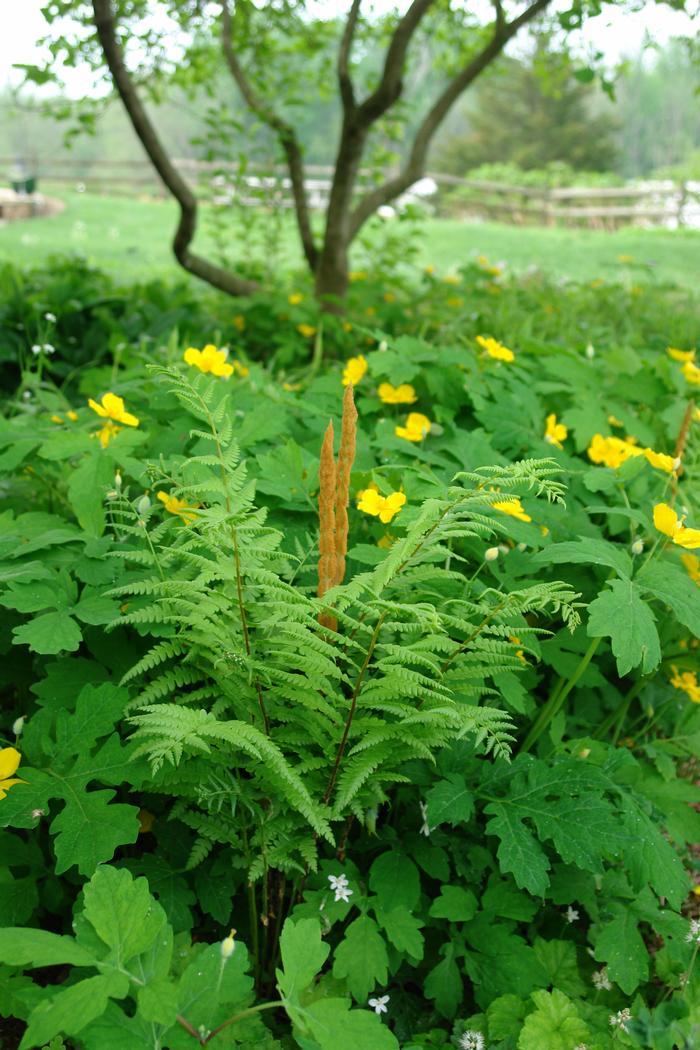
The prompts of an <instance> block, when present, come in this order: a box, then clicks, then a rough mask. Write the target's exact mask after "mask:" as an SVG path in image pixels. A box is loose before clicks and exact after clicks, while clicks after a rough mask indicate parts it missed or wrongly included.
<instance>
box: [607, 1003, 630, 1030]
mask: <svg viewBox="0 0 700 1050" xmlns="http://www.w3.org/2000/svg"><path fill="white" fill-rule="evenodd" d="M631 1020H632V1014H631V1013H630V1012H629V1010H628V1009H627V1007H625V1009H624V1010H618V1011H617V1013H616V1014H610V1017H609V1018H608V1023H609V1024H611V1025H612V1026H613V1028H620V1029H621V1030H622V1031H623V1032H626V1031H627V1022H628V1021H631Z"/></svg>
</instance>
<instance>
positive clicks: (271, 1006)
mask: <svg viewBox="0 0 700 1050" xmlns="http://www.w3.org/2000/svg"><path fill="white" fill-rule="evenodd" d="M279 1006H284V1000H282V999H275V1000H274V1002H271V1003H261V1004H260V1005H259V1006H250V1007H248V1009H247V1010H241V1012H240V1013H239V1014H234V1015H233V1017H229V1019H228V1021H222V1023H221V1024H220V1025H218V1026H217V1027H216V1028H215V1029H214V1030H213V1032H210V1033H209V1035H208V1036H207V1037H206V1039H205V1040H204V1041H203V1042H202V1046H206V1045H207V1043H210V1042H211V1041H212V1039H213V1038H214V1036H216V1035H218V1034H219V1032H223V1030H224V1028H229V1027H230V1025H232V1024H236V1022H237V1021H242V1020H243V1019H244V1018H245V1017H253V1016H254V1015H255V1014H259V1013H261V1012H262V1011H263V1010H276V1009H277V1008H278V1007H279Z"/></svg>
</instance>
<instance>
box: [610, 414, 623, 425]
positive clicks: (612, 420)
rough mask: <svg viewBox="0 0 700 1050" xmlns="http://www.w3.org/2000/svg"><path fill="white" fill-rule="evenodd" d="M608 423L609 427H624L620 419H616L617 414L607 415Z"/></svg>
mask: <svg viewBox="0 0 700 1050" xmlns="http://www.w3.org/2000/svg"><path fill="white" fill-rule="evenodd" d="M608 423H609V424H610V426H611V427H624V425H625V424H624V423H623V422H622V420H621V419H618V418H617V416H612V415H611V416H608Z"/></svg>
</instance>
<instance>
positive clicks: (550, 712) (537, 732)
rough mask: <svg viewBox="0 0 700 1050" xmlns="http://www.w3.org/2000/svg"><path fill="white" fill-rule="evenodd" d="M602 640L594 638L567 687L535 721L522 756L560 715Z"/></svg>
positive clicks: (557, 694)
mask: <svg viewBox="0 0 700 1050" xmlns="http://www.w3.org/2000/svg"><path fill="white" fill-rule="evenodd" d="M602 640H603V638H602V636H601V637H599V638H594V639H593V640H592V641H591V644H590V645H589V646H588V648H587V649H586V651H585V653H584V654H583V656H582V657H581V659H580V660H579V663H578V665H577V667H576V669H575V670H574V673H573V674H572V675H571V677H570V678H569V680H568V682H567V683H566V685H565V686H564V687H563V688H562V689H557V690H555V691H554V692H553V693H552V695H551V696H550V698H549V700H548V701H547V703H546V704H545V705H544V707H543V708H542V710H541V711H540V713H539V715H538V717H537V718H536V719H535V721H534V723H533V724H532V726H531V727H530V731H529V733H528V734H527V736H526V737H525V739H524V740H523V742H522V744H521V746H520V752H519V753H520V754H525V753H526V752H527V751H529V750H530V748H531V747H532V745H533V744H534V743H535V742H536V741H537V740H539V738H540V737H541V736H542V733H544V731H545V729H546V728H547V726H549V725H550V723H551V721H552V719H553V718H554V717H555V716H556V715H557V714H558V713H559V711H560V710H561V707H562V704H563V703H564V701H565V700H566V698H567V696H568V695H569V693H570V692H571V690H572V689H573V688H574V686H575V685H576V684H577V683H578V681H579V679H580V678H581V677H582V675H583V673H584V671H585V670H586V668H587V667H588V665H589V663H590V662H591V660H592V659H593V657H594V655H595V653H596V650H597V649H598V646H599V645H600V643H601V642H602Z"/></svg>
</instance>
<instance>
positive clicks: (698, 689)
mask: <svg viewBox="0 0 700 1050" xmlns="http://www.w3.org/2000/svg"><path fill="white" fill-rule="evenodd" d="M671 670H672V671H673V677H672V678H671V685H672V686H674V687H675V688H676V689H682V690H683V692H684V693H687V695H688V696H689V697H690V699H691V700H692V701H693V703H694V704H700V684H698V679H697V675H696V674H695V671H679V670H678V668H677V667H672V668H671ZM0 753H1V752H0Z"/></svg>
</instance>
